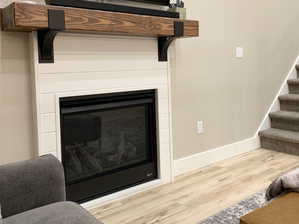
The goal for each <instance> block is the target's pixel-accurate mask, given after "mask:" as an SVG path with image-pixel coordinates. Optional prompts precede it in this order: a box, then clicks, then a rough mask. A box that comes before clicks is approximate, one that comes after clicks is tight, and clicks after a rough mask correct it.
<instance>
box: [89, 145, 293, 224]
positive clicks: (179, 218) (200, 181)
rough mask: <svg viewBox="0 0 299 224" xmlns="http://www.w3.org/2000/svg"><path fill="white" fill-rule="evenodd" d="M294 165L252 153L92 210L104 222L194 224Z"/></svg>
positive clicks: (266, 153) (273, 154)
mask: <svg viewBox="0 0 299 224" xmlns="http://www.w3.org/2000/svg"><path fill="white" fill-rule="evenodd" d="M295 167H299V157H298V156H292V155H287V154H282V153H277V152H273V151H268V150H263V149H261V150H256V151H254V152H250V153H246V154H243V155H241V156H237V157H234V158H232V159H228V160H225V161H222V162H219V163H216V164H214V165H212V166H209V167H206V168H203V169H200V170H198V171H196V172H192V173H189V174H186V175H183V176H180V177H178V178H176V180H175V182H174V183H173V184H167V185H163V186H161V187H158V188H155V189H153V190H149V191H147V192H143V193H140V194H138V195H135V196H132V197H130V198H127V199H124V200H122V201H118V202H114V203H111V204H108V205H106V206H103V207H99V208H97V209H94V210H92V211H91V212H92V214H94V215H95V216H96V217H97V218H98V219H100V220H102V221H103V222H104V223H105V224H153V223H159V224H176V223H177V224H198V223H199V221H200V220H202V219H204V218H206V217H208V216H210V215H213V214H215V213H217V212H218V211H220V210H222V209H224V208H226V207H229V206H231V205H233V204H235V203H237V202H238V201H240V200H242V199H244V198H246V197H248V196H250V195H252V194H254V193H256V192H258V191H260V190H262V189H264V188H266V187H267V185H268V184H269V183H270V182H271V181H272V180H273V179H274V178H276V177H277V176H279V175H280V174H282V173H284V172H286V171H288V170H290V169H293V168H295Z"/></svg>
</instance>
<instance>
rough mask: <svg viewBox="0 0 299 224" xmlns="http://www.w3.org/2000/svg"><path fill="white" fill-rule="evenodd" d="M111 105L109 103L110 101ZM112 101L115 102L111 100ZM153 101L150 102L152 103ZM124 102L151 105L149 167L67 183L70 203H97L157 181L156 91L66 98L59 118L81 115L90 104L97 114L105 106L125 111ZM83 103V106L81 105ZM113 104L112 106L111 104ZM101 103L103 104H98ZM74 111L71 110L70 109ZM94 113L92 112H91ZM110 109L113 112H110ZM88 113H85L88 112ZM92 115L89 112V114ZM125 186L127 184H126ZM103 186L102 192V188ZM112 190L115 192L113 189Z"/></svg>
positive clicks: (121, 169) (123, 170)
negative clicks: (83, 108) (104, 197)
mask: <svg viewBox="0 0 299 224" xmlns="http://www.w3.org/2000/svg"><path fill="white" fill-rule="evenodd" d="M108 98H109V99H110V100H109V102H106V101H107V99H108ZM111 99H113V100H111ZM149 99H151V102H149ZM123 100H126V101H130V102H131V103H132V104H131V105H132V106H136V105H144V104H146V103H147V104H149V110H148V111H149V114H148V115H147V117H148V120H149V121H148V122H147V124H148V125H149V127H148V130H149V133H148V134H149V135H148V139H149V141H151V144H149V146H150V148H149V150H150V154H151V160H150V161H149V162H147V163H144V162H143V163H140V164H138V163H135V164H133V165H129V166H126V167H125V169H124V167H122V168H120V169H118V170H117V169H116V170H113V171H108V172H105V173H101V174H100V175H94V176H92V177H88V178H86V179H80V182H72V183H66V192H67V199H68V200H70V201H75V202H79V203H83V202H86V201H90V200H92V199H96V198H99V197H102V196H105V195H108V194H111V193H114V192H117V191H120V190H124V189H127V188H130V187H133V186H137V185H139V184H142V183H146V182H149V181H152V180H155V179H158V176H159V174H158V159H157V152H158V146H157V125H156V121H157V116H156V113H157V110H156V91H155V90H145V91H130V92H121V93H109V94H99V95H88V96H76V97H65V98H60V108H62V109H61V110H60V116H61V118H62V116H63V115H64V114H65V113H66V114H69V113H80V110H81V109H82V107H81V106H84V105H82V103H83V104H85V105H87V104H88V105H90V104H91V102H96V104H95V105H96V107H94V109H95V110H102V108H101V107H100V106H99V105H103V104H105V106H107V105H108V104H109V106H111V108H116V109H118V108H123V107H128V106H130V105H128V104H126V105H125V106H124V105H123V104H121V103H120V104H119V105H117V104H118V103H119V102H122V101H123ZM79 101H80V102H81V103H80V105H79V104H78V102H79ZM111 101H112V102H111ZM100 102H101V104H99V103H100ZM74 107H75V108H76V109H75V110H73V108H74ZM71 108H72V109H71ZM89 109H91V108H89ZM108 109H110V108H108ZM85 111H86V110H85ZM87 111H90V110H87ZM60 128H61V149H62V150H63V148H64V141H63V133H64V132H63V124H62V119H61V126H60ZM62 163H63V164H64V157H63V153H62ZM124 183H125V184H124ZM98 186H101V190H99V187H98ZM111 186H113V188H111Z"/></svg>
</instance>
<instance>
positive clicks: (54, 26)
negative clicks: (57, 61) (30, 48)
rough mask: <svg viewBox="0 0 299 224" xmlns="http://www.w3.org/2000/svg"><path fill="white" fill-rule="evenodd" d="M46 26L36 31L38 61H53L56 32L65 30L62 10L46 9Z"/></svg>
mask: <svg viewBox="0 0 299 224" xmlns="http://www.w3.org/2000/svg"><path fill="white" fill-rule="evenodd" d="M48 27H49V28H48V29H47V30H39V31H38V32H37V38H38V53H39V63H54V46H53V42H54V39H55V37H56V35H57V33H58V32H59V31H63V30H65V15H64V11H63V10H53V9H49V10H48Z"/></svg>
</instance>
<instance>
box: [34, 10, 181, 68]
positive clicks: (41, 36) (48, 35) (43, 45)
mask: <svg viewBox="0 0 299 224" xmlns="http://www.w3.org/2000/svg"><path fill="white" fill-rule="evenodd" d="M63 30H65V14H64V11H63V10H53V9H49V10H48V29H47V30H39V31H38V32H37V37H38V52H39V63H54V40H55V37H56V35H57V34H58V32H61V31H63ZM182 36H184V22H182V21H175V22H174V35H173V36H166V37H158V54H159V61H167V60H168V56H167V52H168V48H169V46H170V44H171V43H172V42H173V41H174V40H175V39H176V38H179V37H182Z"/></svg>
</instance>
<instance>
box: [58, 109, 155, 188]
mask: <svg viewBox="0 0 299 224" xmlns="http://www.w3.org/2000/svg"><path fill="white" fill-rule="evenodd" d="M146 107H147V106H135V107H129V108H120V109H113V110H104V111H96V112H89V113H79V114H70V115H67V116H66V117H64V119H63V127H64V133H63V136H64V149H65V150H64V158H65V159H64V160H65V173H66V179H67V182H68V183H71V182H74V181H78V180H80V179H82V178H88V177H90V176H93V175H97V174H100V173H105V172H109V171H111V170H115V169H120V168H122V167H126V166H130V165H133V164H137V163H142V162H145V161H147V160H149V159H151V157H150V154H149V152H150V150H149V149H148V146H149V144H148V141H149V140H148V137H147V136H148V134H147V133H146V132H147V126H148V125H147V120H146Z"/></svg>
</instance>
